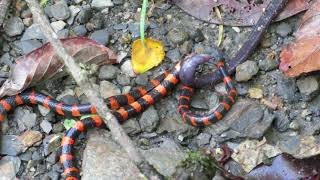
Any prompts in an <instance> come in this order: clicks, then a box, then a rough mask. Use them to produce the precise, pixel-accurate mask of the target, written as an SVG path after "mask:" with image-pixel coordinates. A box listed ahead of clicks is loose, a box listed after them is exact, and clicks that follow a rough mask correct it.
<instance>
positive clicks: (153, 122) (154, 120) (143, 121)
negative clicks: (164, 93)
mask: <svg viewBox="0 0 320 180" xmlns="http://www.w3.org/2000/svg"><path fill="white" fill-rule="evenodd" d="M139 123H140V126H141V129H142V131H144V132H145V131H146V132H152V131H153V130H154V129H155V128H156V127H157V125H158V124H159V116H158V112H157V110H155V109H154V107H153V106H151V107H149V108H148V109H147V110H146V111H145V112H143V113H142V115H141V118H140V119H139Z"/></svg>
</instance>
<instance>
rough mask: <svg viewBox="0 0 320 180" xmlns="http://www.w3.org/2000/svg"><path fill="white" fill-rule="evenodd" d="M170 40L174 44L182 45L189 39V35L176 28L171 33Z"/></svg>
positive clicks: (169, 34)
mask: <svg viewBox="0 0 320 180" xmlns="http://www.w3.org/2000/svg"><path fill="white" fill-rule="evenodd" d="M168 39H169V41H170V42H172V43H173V44H182V43H184V42H185V41H187V40H188V39H189V35H188V33H187V32H185V31H183V30H182V29H177V28H174V29H171V30H170V31H169V33H168Z"/></svg>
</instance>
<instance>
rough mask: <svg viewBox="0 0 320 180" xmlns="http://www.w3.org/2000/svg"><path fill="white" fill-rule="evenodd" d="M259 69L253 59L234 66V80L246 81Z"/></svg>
mask: <svg viewBox="0 0 320 180" xmlns="http://www.w3.org/2000/svg"><path fill="white" fill-rule="evenodd" d="M258 71H259V68H258V66H257V64H256V62H254V61H246V62H244V63H242V64H240V65H239V66H237V68H236V80H237V81H239V82H242V81H248V80H250V79H251V78H252V77H253V76H254V75H256V74H257V73H258Z"/></svg>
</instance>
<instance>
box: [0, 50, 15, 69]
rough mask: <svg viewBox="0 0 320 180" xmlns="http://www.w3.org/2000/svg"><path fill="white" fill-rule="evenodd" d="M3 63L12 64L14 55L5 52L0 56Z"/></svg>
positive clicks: (0, 61)
mask: <svg viewBox="0 0 320 180" xmlns="http://www.w3.org/2000/svg"><path fill="white" fill-rule="evenodd" d="M0 63H1V64H6V65H8V66H9V65H11V64H12V57H11V56H10V54H9V53H4V54H3V55H2V56H1V58H0Z"/></svg>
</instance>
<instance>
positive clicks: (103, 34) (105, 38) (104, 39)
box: [89, 30, 110, 45]
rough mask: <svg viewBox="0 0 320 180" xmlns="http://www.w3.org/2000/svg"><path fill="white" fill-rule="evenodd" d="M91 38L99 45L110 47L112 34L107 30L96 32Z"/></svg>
mask: <svg viewBox="0 0 320 180" xmlns="http://www.w3.org/2000/svg"><path fill="white" fill-rule="evenodd" d="M89 38H90V39H92V40H94V41H96V42H97V43H99V44H102V45H108V43H109V40H110V34H109V32H108V31H107V30H97V31H94V32H93V33H92V34H91V35H90V36H89Z"/></svg>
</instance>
